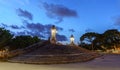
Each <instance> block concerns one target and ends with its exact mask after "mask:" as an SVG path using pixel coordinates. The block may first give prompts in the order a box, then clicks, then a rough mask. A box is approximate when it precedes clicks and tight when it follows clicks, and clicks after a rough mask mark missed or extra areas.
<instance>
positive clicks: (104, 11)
mask: <svg viewBox="0 0 120 70" xmlns="http://www.w3.org/2000/svg"><path fill="white" fill-rule="evenodd" d="M52 25H55V26H56V27H57V30H58V34H57V39H58V40H59V41H67V42H69V37H70V35H71V34H73V35H74V37H75V42H76V43H77V42H79V38H80V36H81V35H82V34H84V33H86V32H97V33H103V32H104V31H105V30H108V29H118V30H120V0H0V26H1V27H5V28H6V29H9V30H10V31H11V32H12V33H14V34H15V35H32V36H36V35H37V36H39V37H41V38H46V39H47V38H48V37H49V36H50V30H49V29H50V27H51V26H52Z"/></svg>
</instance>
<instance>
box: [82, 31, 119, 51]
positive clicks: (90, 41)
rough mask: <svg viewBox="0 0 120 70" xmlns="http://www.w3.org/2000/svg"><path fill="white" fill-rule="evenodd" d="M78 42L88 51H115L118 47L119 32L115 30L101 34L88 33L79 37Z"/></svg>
mask: <svg viewBox="0 0 120 70" xmlns="http://www.w3.org/2000/svg"><path fill="white" fill-rule="evenodd" d="M80 41H81V44H84V45H85V46H84V45H83V46H82V47H85V48H86V49H90V50H97V49H102V50H103V49H104V50H106V49H113V48H114V49H115V48H117V47H120V32H119V31H118V30H117V29H111V30H107V31H105V32H104V33H103V34H98V33H94V32H88V33H85V34H83V35H82V36H81V37H80ZM92 48H93V49H92Z"/></svg>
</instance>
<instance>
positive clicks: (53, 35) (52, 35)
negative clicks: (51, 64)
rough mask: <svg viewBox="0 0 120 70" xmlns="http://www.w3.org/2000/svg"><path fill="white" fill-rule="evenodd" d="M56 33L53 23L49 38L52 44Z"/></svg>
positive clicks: (54, 42) (54, 41)
mask: <svg viewBox="0 0 120 70" xmlns="http://www.w3.org/2000/svg"><path fill="white" fill-rule="evenodd" d="M56 33H57V30H56V27H55V26H54V25H53V26H52V28H51V38H50V42H51V43H52V44H56Z"/></svg>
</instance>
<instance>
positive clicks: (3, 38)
mask: <svg viewBox="0 0 120 70" xmlns="http://www.w3.org/2000/svg"><path fill="white" fill-rule="evenodd" d="M12 37H13V35H12V34H11V33H10V31H9V30H6V29H4V28H0V49H3V48H4V47H5V46H7V45H8V43H9V42H10V40H11V39H12Z"/></svg>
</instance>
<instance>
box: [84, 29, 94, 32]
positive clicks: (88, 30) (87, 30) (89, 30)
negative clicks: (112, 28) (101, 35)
mask: <svg viewBox="0 0 120 70" xmlns="http://www.w3.org/2000/svg"><path fill="white" fill-rule="evenodd" d="M91 31H93V29H91V28H87V29H86V30H85V32H91Z"/></svg>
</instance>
